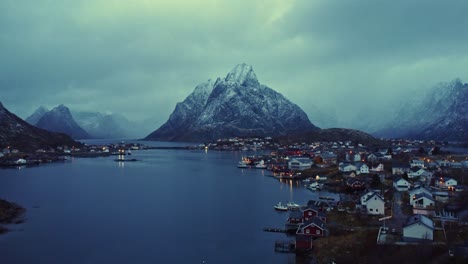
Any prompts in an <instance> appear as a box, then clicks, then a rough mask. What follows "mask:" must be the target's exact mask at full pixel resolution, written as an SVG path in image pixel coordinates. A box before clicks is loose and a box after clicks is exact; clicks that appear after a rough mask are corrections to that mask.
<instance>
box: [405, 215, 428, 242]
mask: <svg viewBox="0 0 468 264" xmlns="http://www.w3.org/2000/svg"><path fill="white" fill-rule="evenodd" d="M433 239H434V222H432V220H431V219H429V218H428V217H426V216H424V215H413V216H410V217H409V218H408V220H407V222H406V224H405V225H404V226H403V240H404V241H407V242H418V241H425V240H426V241H432V240H433Z"/></svg>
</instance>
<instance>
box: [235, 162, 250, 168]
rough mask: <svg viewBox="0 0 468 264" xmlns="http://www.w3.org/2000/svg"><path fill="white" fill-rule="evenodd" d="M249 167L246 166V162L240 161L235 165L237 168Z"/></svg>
mask: <svg viewBox="0 0 468 264" xmlns="http://www.w3.org/2000/svg"><path fill="white" fill-rule="evenodd" d="M248 167H249V166H248V165H247V162H245V161H243V160H241V161H239V163H238V164H237V168H248Z"/></svg>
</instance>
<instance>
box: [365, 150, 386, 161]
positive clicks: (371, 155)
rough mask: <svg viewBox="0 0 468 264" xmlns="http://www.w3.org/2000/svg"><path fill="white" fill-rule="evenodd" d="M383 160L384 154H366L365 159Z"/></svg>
mask: <svg viewBox="0 0 468 264" xmlns="http://www.w3.org/2000/svg"><path fill="white" fill-rule="evenodd" d="M382 160H384V156H383V155H382V153H380V152H374V153H371V154H370V155H368V156H367V161H369V162H376V161H382Z"/></svg>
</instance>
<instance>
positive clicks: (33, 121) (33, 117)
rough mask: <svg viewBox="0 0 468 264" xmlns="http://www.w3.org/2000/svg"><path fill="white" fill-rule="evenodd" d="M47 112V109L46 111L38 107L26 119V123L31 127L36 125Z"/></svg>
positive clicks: (42, 107) (44, 108)
mask: <svg viewBox="0 0 468 264" xmlns="http://www.w3.org/2000/svg"><path fill="white" fill-rule="evenodd" d="M47 112H49V109H47V108H46V107H44V106H39V108H37V110H36V111H34V113H32V114H31V115H30V116H28V117H27V118H26V122H28V123H29V124H31V125H33V126H34V125H36V124H37V122H38V121H39V119H41V118H42V117H43V116H44V114H45V113H47Z"/></svg>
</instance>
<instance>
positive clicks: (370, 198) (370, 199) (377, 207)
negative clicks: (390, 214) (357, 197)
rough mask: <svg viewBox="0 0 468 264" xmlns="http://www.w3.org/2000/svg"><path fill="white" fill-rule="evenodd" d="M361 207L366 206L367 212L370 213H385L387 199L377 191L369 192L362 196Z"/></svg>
mask: <svg viewBox="0 0 468 264" xmlns="http://www.w3.org/2000/svg"><path fill="white" fill-rule="evenodd" d="M361 207H364V208H365V209H366V212H367V214H370V215H383V214H385V201H384V199H383V198H382V196H380V194H378V193H376V192H368V193H366V194H364V195H363V196H361Z"/></svg>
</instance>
